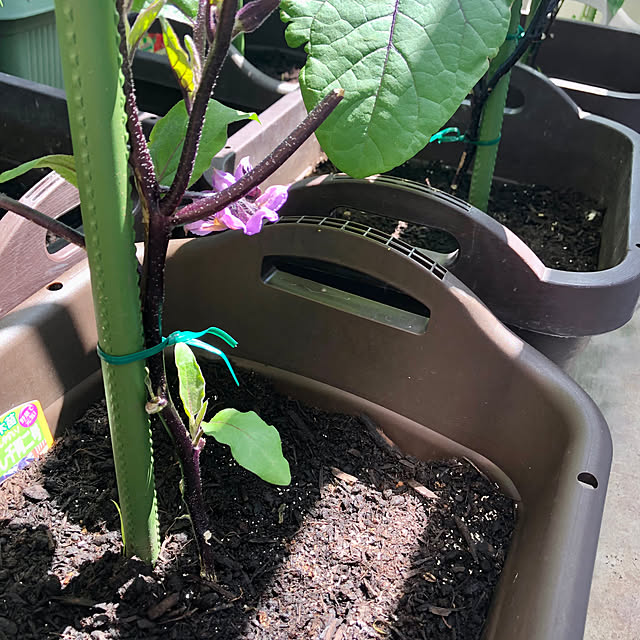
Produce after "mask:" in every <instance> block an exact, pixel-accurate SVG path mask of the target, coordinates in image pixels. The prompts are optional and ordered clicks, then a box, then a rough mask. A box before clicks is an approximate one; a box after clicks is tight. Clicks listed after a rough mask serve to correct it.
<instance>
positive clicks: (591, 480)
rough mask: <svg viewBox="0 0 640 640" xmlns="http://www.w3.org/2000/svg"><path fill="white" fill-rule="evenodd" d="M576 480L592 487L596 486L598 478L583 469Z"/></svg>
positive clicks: (595, 487)
mask: <svg viewBox="0 0 640 640" xmlns="http://www.w3.org/2000/svg"><path fill="white" fill-rule="evenodd" d="M578 482H582V484H586V485H589V486H590V487H592V488H593V489H597V488H598V480H597V479H596V477H595V476H594V475H593V474H592V473H589V472H588V471H583V472H582V473H579V474H578Z"/></svg>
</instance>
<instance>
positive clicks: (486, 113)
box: [469, 0, 522, 211]
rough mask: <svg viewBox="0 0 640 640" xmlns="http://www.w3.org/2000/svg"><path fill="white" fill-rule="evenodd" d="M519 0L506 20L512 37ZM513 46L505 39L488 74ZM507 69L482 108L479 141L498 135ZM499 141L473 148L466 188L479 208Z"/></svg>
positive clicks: (486, 198)
mask: <svg viewBox="0 0 640 640" xmlns="http://www.w3.org/2000/svg"><path fill="white" fill-rule="evenodd" d="M521 8H522V0H515V2H514V3H513V5H512V6H511V21H510V23H509V30H508V32H507V33H508V34H509V35H511V36H512V37H514V38H515V36H516V34H517V33H518V26H519V25H520V10H521ZM515 48H516V41H515V39H506V40H505V41H504V43H503V44H502V46H501V47H500V50H499V51H498V55H497V56H496V57H495V58H494V59H493V60H492V61H491V64H490V65H489V75H490V76H491V75H493V74H494V73H495V71H496V70H497V69H498V68H499V67H500V66H501V65H502V64H503V63H504V62H505V60H507V59H508V58H509V56H510V55H511V54H512V53H513V50H514V49H515ZM510 77H511V72H509V73H507V74H506V75H504V76H503V77H502V78H500V80H499V82H498V84H497V85H496V88H495V89H494V90H493V91H492V92H491V93H490V95H489V97H488V98H487V101H486V102H485V105H484V108H483V111H482V124H481V125H480V130H479V132H478V140H479V141H490V140H495V139H497V138H499V137H500V132H501V131H502V120H503V118H504V108H505V105H506V104H507V93H508V92H509V80H510ZM498 146H499V142H498V143H496V144H490V145H484V146H479V147H478V148H477V149H476V157H475V161H474V163H473V171H472V173H471V187H470V188H469V203H470V204H472V205H474V206H475V207H478V209H480V210H481V211H487V209H488V207H489V193H490V192H491V182H492V180H493V171H494V169H495V166H496V158H497V156H498Z"/></svg>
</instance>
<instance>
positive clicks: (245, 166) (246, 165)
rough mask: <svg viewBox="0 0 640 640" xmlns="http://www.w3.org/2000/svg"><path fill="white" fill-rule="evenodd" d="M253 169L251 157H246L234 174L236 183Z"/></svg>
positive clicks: (239, 163)
mask: <svg viewBox="0 0 640 640" xmlns="http://www.w3.org/2000/svg"><path fill="white" fill-rule="evenodd" d="M251 169H253V167H252V166H251V162H250V161H249V156H245V157H244V158H242V160H240V162H238V166H237V167H236V170H235V171H234V172H233V177H234V178H235V179H236V181H238V180H240V178H242V176H243V175H244V174H245V173H249V171H251Z"/></svg>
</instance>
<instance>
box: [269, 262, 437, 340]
mask: <svg viewBox="0 0 640 640" xmlns="http://www.w3.org/2000/svg"><path fill="white" fill-rule="evenodd" d="M262 280H263V282H264V283H265V284H267V285H269V286H270V287H275V288H276V289H280V290H281V291H285V292H287V293H290V294H293V295H297V296H301V297H303V298H306V299H307V300H311V301H313V302H317V303H318V304H324V305H327V306H330V307H333V308H334V309H337V310H338V311H344V312H346V313H350V314H353V315H356V316H359V317H361V318H367V319H369V320H372V321H373V322H379V323H381V324H385V325H387V326H390V327H395V328H396V329H401V330H403V331H409V332H410V333H415V334H421V333H424V332H425V331H426V330H427V324H428V322H429V317H430V315H431V313H430V311H429V309H428V308H427V307H426V306H425V305H424V304H422V303H421V302H419V301H418V300H416V299H415V298H413V297H411V296H409V295H408V294H406V293H405V292H403V291H400V290H399V289H397V288H396V287H393V286H392V285H389V284H387V283H386V282H383V281H382V280H379V279H377V278H374V277H372V276H369V275H366V274H364V273H362V272H360V271H356V270H354V269H350V268H349V267H345V266H342V265H338V264H335V263H332V262H327V261H324V260H314V259H309V258H300V257H295V256H267V257H265V258H264V260H263V261H262Z"/></svg>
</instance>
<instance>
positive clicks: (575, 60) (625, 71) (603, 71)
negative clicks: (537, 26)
mask: <svg viewBox="0 0 640 640" xmlns="http://www.w3.org/2000/svg"><path fill="white" fill-rule="evenodd" d="M638 60H640V33H636V32H632V31H625V30H623V29H616V28H614V27H608V26H604V25H599V24H592V23H587V22H577V21H574V20H556V21H555V22H554V24H553V27H552V29H551V32H550V37H549V38H547V39H546V40H545V41H544V43H543V44H542V46H541V47H540V51H539V54H538V57H537V60H536V65H537V66H539V67H540V70H541V71H542V72H543V73H545V74H546V75H548V76H549V77H550V78H551V79H552V80H553V81H554V82H555V83H556V84H557V85H558V86H559V87H562V88H563V89H564V90H565V91H566V92H567V93H568V94H569V95H570V96H571V98H572V99H573V100H575V101H576V103H577V104H578V105H579V106H580V107H582V108H583V109H584V110H585V111H590V112H592V113H597V114H598V115H601V116H604V117H606V118H611V119H612V120H617V121H618V122H620V123H622V124H625V125H627V126H628V127H631V128H632V129H635V130H636V131H640V75H639V74H638V64H637V61H638Z"/></svg>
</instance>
